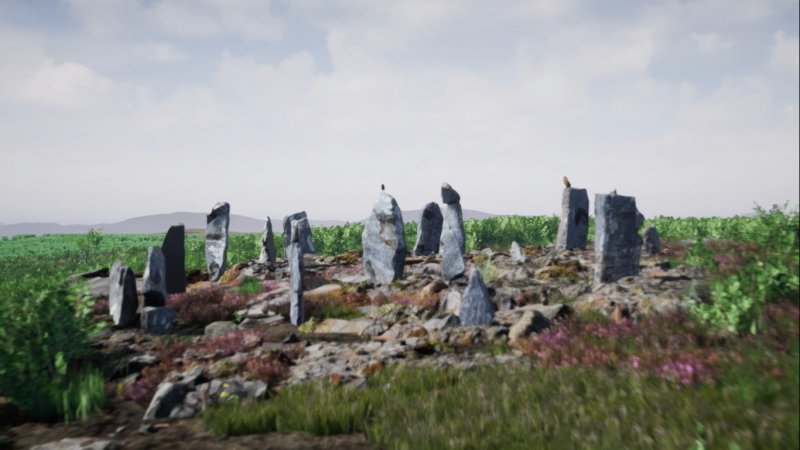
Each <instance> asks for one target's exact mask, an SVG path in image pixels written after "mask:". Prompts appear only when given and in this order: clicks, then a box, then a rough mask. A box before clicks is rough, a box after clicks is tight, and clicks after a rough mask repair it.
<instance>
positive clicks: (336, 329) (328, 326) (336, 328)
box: [314, 319, 375, 336]
mask: <svg viewBox="0 0 800 450" xmlns="http://www.w3.org/2000/svg"><path fill="white" fill-rule="evenodd" d="M373 325H375V321H374V320H372V319H355V320H344V319H325V320H323V321H322V323H320V324H319V325H317V326H316V328H314V333H344V334H355V335H359V336H361V335H362V334H363V333H364V332H366V331H367V330H369V329H370V328H371V327H372V326H373Z"/></svg>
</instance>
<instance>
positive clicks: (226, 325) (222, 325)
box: [203, 320, 239, 338]
mask: <svg viewBox="0 0 800 450" xmlns="http://www.w3.org/2000/svg"><path fill="white" fill-rule="evenodd" d="M238 329H239V328H238V326H237V325H236V322H231V321H227V320H220V321H217V322H211V323H210V324H208V325H206V327H205V330H204V332H203V334H204V335H205V337H208V338H213V337H217V336H221V335H223V334H228V333H231V332H233V331H236V330H238Z"/></svg>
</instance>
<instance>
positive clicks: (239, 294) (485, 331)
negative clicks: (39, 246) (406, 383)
mask: <svg viewBox="0 0 800 450" xmlns="http://www.w3.org/2000/svg"><path fill="white" fill-rule="evenodd" d="M523 253H524V261H521V260H520V258H519V255H518V254H517V255H515V256H516V257H515V258H512V256H511V254H510V253H502V252H495V251H492V250H490V249H485V250H483V251H480V252H477V251H476V252H472V253H470V254H468V255H467V273H468V274H469V273H470V270H471V268H472V267H478V268H479V269H480V270H481V273H482V274H483V278H484V281H485V282H486V285H487V287H488V291H489V295H490V298H491V301H492V303H493V304H494V306H495V310H496V313H495V318H494V321H493V323H492V324H491V325H489V326H476V327H461V326H460V323H459V318H458V312H459V306H460V302H461V296H462V295H463V293H464V289H465V287H466V284H467V279H466V277H462V278H458V279H456V280H453V281H451V282H449V283H448V282H445V281H444V280H443V278H442V277H441V266H440V263H439V260H438V259H437V257H436V256H429V257H409V258H407V260H406V268H405V278H404V279H403V280H400V281H397V282H394V283H392V284H391V285H388V286H371V285H369V284H368V283H367V282H366V278H365V277H364V276H363V273H362V268H361V265H360V259H359V254H358V253H356V252H353V253H348V254H344V255H340V256H336V257H329V256H317V255H307V256H306V257H305V258H306V260H305V279H304V287H305V289H306V292H305V299H306V302H307V315H308V316H310V317H311V319H310V320H309V321H308V322H306V323H305V324H303V325H302V326H300V327H293V326H292V325H290V324H289V323H288V321H287V318H286V315H287V312H288V302H289V280H288V275H287V268H286V262H285V261H281V260H279V261H278V263H277V265H276V267H274V268H273V270H269V268H268V267H267V266H266V265H263V264H259V263H258V262H256V261H245V262H242V263H239V264H237V265H236V266H234V267H233V268H232V269H230V270H229V271H228V272H227V273H226V274H225V276H224V277H223V280H226V281H222V282H220V283H216V284H214V285H213V286H212V285H211V284H210V283H208V282H205V281H198V278H200V276H201V275H202V274H194V276H192V274H190V280H191V279H194V282H193V283H191V284H190V285H189V288H188V292H187V293H186V294H181V295H179V296H176V297H174V298H170V299H168V306H170V305H171V306H173V307H175V309H176V310H177V311H178V313H179V318H180V326H179V328H178V330H177V331H176V332H175V333H173V334H170V335H162V336H157V335H148V334H146V333H144V332H142V331H141V330H139V329H137V328H131V329H122V330H114V329H112V328H108V329H107V330H106V331H104V332H102V333H101V334H100V335H99V336H98V337H97V338H96V339H95V342H94V345H95V346H96V348H97V349H98V353H99V354H100V355H103V358H104V359H105V361H106V362H107V363H108V367H109V369H108V371H109V378H110V379H111V382H110V383H109V385H108V391H109V395H110V397H111V399H112V400H111V401H110V404H109V406H108V407H107V408H106V410H105V411H103V412H102V413H100V414H97V415H95V416H94V417H92V418H91V419H90V420H89V421H88V422H85V423H73V424H50V425H46V424H21V425H18V426H15V427H13V428H11V429H10V433H9V434H10V437H11V439H13V441H14V444H13V445H14V446H15V447H14V448H30V447H31V446H32V445H35V444H41V443H46V442H51V441H57V440H60V439H62V438H67V437H69V438H75V437H80V436H91V437H94V438H96V439H99V440H104V441H106V442H108V445H109V446H121V447H122V448H167V447H170V448H190V447H191V448H298V449H299V448H370V446H369V445H368V443H367V442H366V441H365V440H364V438H363V436H360V435H352V436H339V437H333V438H312V437H307V436H300V435H286V434H271V435H262V436H250V437H243V438H228V439H217V438H213V437H212V436H210V435H208V433H207V432H205V431H203V428H202V424H200V423H199V422H197V421H196V420H194V419H193V418H196V417H198V416H199V415H200V413H201V412H202V411H203V409H205V408H206V407H208V406H209V405H212V404H214V403H216V402H220V401H225V400H226V399H227V398H230V397H233V396H235V397H239V398H243V397H247V398H265V397H268V396H269V395H271V393H275V392H277V391H279V390H280V389H281V388H283V387H284V386H286V385H291V384H294V383H298V382H302V381H306V380H324V381H325V382H329V383H331V384H332V385H339V386H348V387H352V388H358V386H361V385H363V384H364V383H365V380H366V378H367V377H369V376H370V375H372V374H374V373H376V372H378V371H380V370H382V369H383V368H385V367H388V366H392V365H421V366H436V367H457V368H469V367H473V366H476V365H482V364H529V363H530V358H528V357H524V356H523V355H522V353H521V352H520V351H519V350H517V349H515V347H514V342H515V340H517V339H521V338H524V337H526V336H528V335H529V334H531V333H536V332H537V331H540V330H542V329H544V328H546V327H547V326H548V325H549V324H550V323H551V322H552V321H553V320H557V319H558V318H559V317H563V316H566V315H569V314H571V313H573V312H574V311H576V310H594V311H598V312H599V313H602V314H605V315H608V316H610V317H613V318H615V319H621V318H622V317H630V318H633V319H636V318H638V317H641V316H642V315H647V314H665V313H671V312H674V311H677V310H681V309H683V308H685V307H686V302H692V301H704V300H706V299H707V297H708V295H709V293H708V286H707V284H706V283H705V282H704V281H703V277H704V274H703V272H702V271H701V270H699V269H690V268H686V267H683V266H677V267H672V266H671V265H670V263H669V262H668V257H669V249H667V250H666V253H667V254H662V255H659V256H655V257H652V256H648V255H642V259H641V273H640V274H639V275H638V276H635V277H627V278H624V279H622V280H620V281H619V282H616V283H611V284H605V285H600V286H592V284H591V278H592V276H591V275H592V270H593V260H594V254H593V252H592V251H576V252H573V251H566V252H561V253H553V252H552V249H551V248H546V247H545V248H538V247H536V248H535V247H527V248H524V249H523ZM93 275H95V276H87V277H88V278H89V282H90V286H92V289H93V295H95V296H97V297H98V299H99V300H98V312H99V313H103V312H104V311H103V300H102V297H103V296H104V295H107V286H108V280H107V278H104V277H102V276H97V275H103V273H97V274H93ZM254 280H258V282H257V283H256V284H259V285H260V286H259V289H256V290H255V291H247V292H245V290H244V289H243V286H244V285H245V284H249V285H250V286H252V285H253V284H254V283H255V282H254ZM258 290H260V291H261V292H257V291H258ZM220 305H223V306H224V308H227V309H224V308H223V310H219V311H218V309H219V308H220V307H221V306H220ZM214 308H217V309H214ZM106 309H107V306H106ZM213 311H218V312H219V314H218V316H219V317H215V315H216V314H214V313H213ZM226 311H234V312H235V313H234V317H236V320H218V319H220V318H222V317H223V316H225V315H226V314H227V313H226ZM105 320H108V319H107V318H106V319H105ZM151 397H152V400H151ZM137 403H138V404H137ZM92 445H94V446H93V447H84V448H111V447H109V446H106V444H104V443H101V442H95V443H94V444H92ZM47 448H56V447H47ZM75 448H78V447H75Z"/></svg>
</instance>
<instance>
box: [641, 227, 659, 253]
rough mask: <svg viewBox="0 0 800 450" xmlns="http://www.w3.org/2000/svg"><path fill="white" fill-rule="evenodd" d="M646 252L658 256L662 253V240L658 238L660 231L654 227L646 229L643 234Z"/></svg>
mask: <svg viewBox="0 0 800 450" xmlns="http://www.w3.org/2000/svg"><path fill="white" fill-rule="evenodd" d="M642 240H643V241H644V250H645V251H646V252H647V253H648V254H650V255H657V254H658V253H659V252H661V239H659V238H658V231H657V230H656V227H654V226H653V225H650V226H648V227H647V228H645V230H644V233H643V234H642Z"/></svg>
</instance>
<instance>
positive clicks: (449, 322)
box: [422, 314, 461, 331]
mask: <svg viewBox="0 0 800 450" xmlns="http://www.w3.org/2000/svg"><path fill="white" fill-rule="evenodd" d="M459 325H461V321H460V320H459V319H458V316H456V315H455V314H445V315H444V316H441V317H434V318H432V319H429V320H428V321H427V322H425V323H424V324H423V325H422V326H423V327H425V329H426V330H428V331H438V330H445V329H447V328H454V327H457V326H459Z"/></svg>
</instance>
